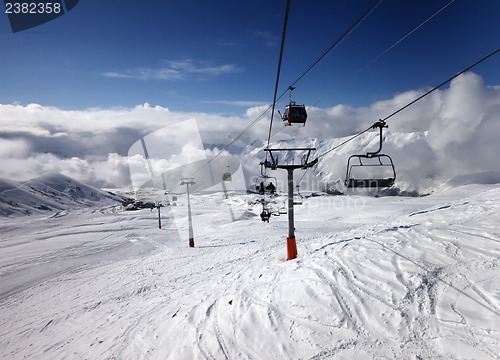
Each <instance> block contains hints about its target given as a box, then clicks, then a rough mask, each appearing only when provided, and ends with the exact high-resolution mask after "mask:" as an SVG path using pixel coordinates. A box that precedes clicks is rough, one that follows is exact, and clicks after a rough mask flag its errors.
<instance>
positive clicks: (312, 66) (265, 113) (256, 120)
mask: <svg viewBox="0 0 500 360" xmlns="http://www.w3.org/2000/svg"><path fill="white" fill-rule="evenodd" d="M289 2H290V0H287V10H286V11H287V12H288V11H289ZM382 2H383V0H377V1H375V2H374V3H373V4H372V5H371V6H370V7H369V8H368V10H367V11H365V12H364V13H363V14H362V15H361V16H360V17H359V18H358V19H357V20H356V21H355V22H354V23H353V24H352V25H351V26H350V27H349V28H348V29H347V30H346V31H345V32H344V33H343V34H342V35H341V36H340V37H339V38H338V39H337V40H336V41H335V42H334V43H333V44H332V45H331V46H330V47H329V48H328V49H327V50H326V51H324V52H323V54H322V55H321V56H319V57H318V59H317V60H316V61H315V62H314V63H313V64H312V65H311V66H309V68H307V69H306V71H304V72H303V73H302V74H301V75H300V76H299V77H298V78H297V79H296V80H295V81H294V82H293V83H292V85H290V86H292V87H295V86H296V85H297V84H298V83H299V82H302V81H303V80H304V79H305V78H306V77H307V76H308V75H309V74H310V73H311V72H312V71H313V70H314V69H315V68H317V67H318V66H319V65H320V64H321V63H322V62H323V61H324V60H325V59H326V58H327V57H328V56H330V55H331V53H332V52H333V51H334V50H335V49H336V48H337V47H338V46H339V45H340V44H341V43H342V42H343V41H344V40H345V39H346V38H347V37H348V36H349V35H350V34H351V33H352V32H353V31H354V30H355V29H356V28H357V27H358V26H359V25H361V23H362V22H363V21H364V20H365V19H366V18H367V17H368V16H369V15H370V14H371V13H372V12H373V11H374V10H375V9H376V8H377V7H378V6H379V5H380V4H381V3H382ZM287 17H288V15H287V14H286V15H285V19H287ZM283 28H284V31H286V30H285V28H286V24H284V26H283ZM280 56H281V55H280ZM287 92H288V88H287V90H285V91H284V92H283V93H282V94H281V95H280V96H278V97H276V94H275V96H274V99H273V103H272V105H271V106H269V107H268V108H267V109H266V110H265V111H264V112H263V113H262V114H260V115H259V117H258V118H257V119H255V120H254V121H253V122H252V123H251V124H250V125H248V126H247V127H246V128H245V129H243V131H242V132H241V133H240V134H239V135H238V136H237V137H236V138H235V139H233V140H232V141H231V142H230V143H229V144H228V145H227V146H225V147H224V148H223V149H222V150H220V151H219V153H217V154H216V155H215V156H214V157H213V158H211V159H210V160H209V161H208V162H207V163H205V164H204V165H203V166H202V167H201V168H200V169H198V170H197V171H196V172H195V173H197V172H199V171H200V170H201V169H203V168H204V167H205V166H207V165H208V164H210V163H211V162H212V161H213V160H215V159H216V158H217V157H219V156H220V155H221V154H222V153H223V152H224V151H227V150H228V149H229V148H230V147H231V146H232V145H233V144H234V143H235V142H236V141H237V140H238V139H240V138H241V137H242V136H243V135H244V134H245V133H246V132H247V131H249V130H250V129H251V128H252V127H254V126H255V125H256V124H257V123H258V122H260V121H261V120H262V119H263V118H264V117H265V116H266V115H267V114H268V113H269V111H272V113H271V118H272V117H273V116H274V112H275V106H276V104H277V103H279V102H280V101H281V100H282V99H283V98H284V97H285V95H286V94H287ZM271 128H272V120H271V124H270V129H271ZM280 130H281V129H280ZM270 132H271V130H270V131H269V133H270ZM271 137H272V136H271ZM269 142H270V139H269V138H268V147H269Z"/></svg>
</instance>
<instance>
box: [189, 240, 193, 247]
mask: <svg viewBox="0 0 500 360" xmlns="http://www.w3.org/2000/svg"><path fill="white" fill-rule="evenodd" d="M189 247H194V239H189Z"/></svg>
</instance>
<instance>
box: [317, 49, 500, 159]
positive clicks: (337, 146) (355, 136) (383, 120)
mask: <svg viewBox="0 0 500 360" xmlns="http://www.w3.org/2000/svg"><path fill="white" fill-rule="evenodd" d="M499 51H500V48H498V49H496V50H494V51H492V52H490V53H489V54H488V55H486V56H484V57H482V58H481V59H479V60H478V61H476V62H475V63H473V64H472V65H470V66H468V67H466V68H465V69H463V70H462V71H460V72H458V73H457V74H455V75H453V76H452V77H450V78H449V79H447V80H445V81H443V82H442V83H441V84H439V85H437V86H435V87H433V88H432V89H431V90H429V91H427V92H425V93H424V94H422V95H420V96H419V97H417V98H416V99H414V100H412V101H410V102H409V103H408V104H406V105H405V106H403V107H402V108H400V109H399V110H396V111H394V112H393V113H392V114H390V115H388V116H386V117H385V118H383V119H380V120H379V121H382V122H383V123H385V122H386V120H388V119H390V118H391V117H393V116H394V115H396V114H398V113H400V112H401V111H403V110H405V109H406V108H408V107H410V106H411V105H413V104H415V103H416V102H417V101H419V100H421V99H423V98H424V97H426V96H427V95H429V94H431V93H432V92H434V91H436V90H437V89H439V88H440V87H442V86H443V85H445V84H447V83H449V82H450V81H452V80H453V79H455V78H456V77H458V76H460V75H462V74H463V73H465V72H467V71H469V70H470V69H472V68H473V67H475V66H477V65H479V64H480V63H482V62H483V61H485V60H486V59H488V58H490V57H492V56H493V55H495V54H496V53H498V52H499ZM371 129H373V125H371V126H370V127H369V128H367V129H365V130H363V131H361V132H359V133H357V134H356V135H354V136H352V137H350V138H349V139H347V140H345V141H343V142H341V143H340V144H338V145H336V146H334V147H333V148H331V149H330V150H328V151H326V152H324V153H323V154H321V155H319V156H318V159H319V158H320V157H323V156H325V155H326V154H328V153H330V152H332V151H334V150H336V149H338V148H340V147H341V146H344V145H345V144H347V143H348V142H350V141H352V140H354V139H355V138H357V137H358V136H361V135H363V134H364V133H366V132H367V131H369V130H371Z"/></svg>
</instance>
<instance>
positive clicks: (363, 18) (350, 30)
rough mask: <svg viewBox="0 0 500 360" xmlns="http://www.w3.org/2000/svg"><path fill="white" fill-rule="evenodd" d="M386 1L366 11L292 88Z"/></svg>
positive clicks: (378, 0) (378, 2) (375, 3)
mask: <svg viewBox="0 0 500 360" xmlns="http://www.w3.org/2000/svg"><path fill="white" fill-rule="evenodd" d="M383 1H384V0H377V1H375V2H374V3H373V4H372V6H370V8H369V9H368V10H367V11H365V13H364V14H363V15H361V17H359V18H358V19H357V20H356V21H355V22H354V23H353V24H352V25H351V26H350V27H349V28H348V29H347V30H346V31H345V32H344V33H343V34H342V35H341V36H340V37H339V38H338V39H337V40H335V42H334V43H333V44H332V45H330V47H329V48H328V49H327V50H326V51H325V52H323V54H322V55H321V56H320V57H319V58H318V59H317V60H316V61H315V62H314V63H313V64H312V65H311V66H309V68H308V69H307V70H306V71H304V72H303V73H302V75H300V76H299V77H298V78H297V79H296V80H295V81H294V82H293V83H292V85H290V86H293V87H297V84H298V83H299V82H300V81H302V80H303V79H304V78H305V77H306V75H308V74H309V73H310V72H311V71H312V70H314V69H315V68H316V67H318V66H319V65H320V64H321V63H322V62H323V61H325V59H326V58H327V57H328V56H330V55H331V53H332V52H333V51H334V50H335V49H336V48H337V47H338V46H339V45H340V44H341V43H342V42H343V41H344V40H345V39H347V37H348V36H349V35H351V33H352V32H353V31H354V30H356V28H357V27H358V26H359V25H361V23H362V22H363V21H365V19H366V18H367V17H368V16H370V14H371V13H372V12H373V11H375V9H376V8H377V7H378V6H379V5H380V4H381V3H382V2H383Z"/></svg>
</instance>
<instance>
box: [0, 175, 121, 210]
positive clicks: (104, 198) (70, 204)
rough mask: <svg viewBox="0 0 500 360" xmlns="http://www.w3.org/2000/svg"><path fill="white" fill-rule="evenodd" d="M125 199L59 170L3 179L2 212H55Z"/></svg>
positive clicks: (1, 190) (0, 198)
mask: <svg viewBox="0 0 500 360" xmlns="http://www.w3.org/2000/svg"><path fill="white" fill-rule="evenodd" d="M122 201H124V197H123V196H120V195H117V194H113V193H111V192H107V191H103V190H100V189H97V188H95V187H92V186H89V185H86V184H84V183H82V182H80V181H78V180H75V179H72V178H70V177H68V176H65V175H62V174H58V173H56V174H49V175H43V176H40V177H38V178H35V179H32V180H29V181H26V182H18V181H12V180H6V179H0V216H16V215H32V214H33V215H34V214H45V213H50V212H54V213H56V212H60V211H64V210H69V209H78V208H89V207H95V206H96V205H99V204H102V205H111V204H113V203H117V202H119V203H121V202H122Z"/></svg>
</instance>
